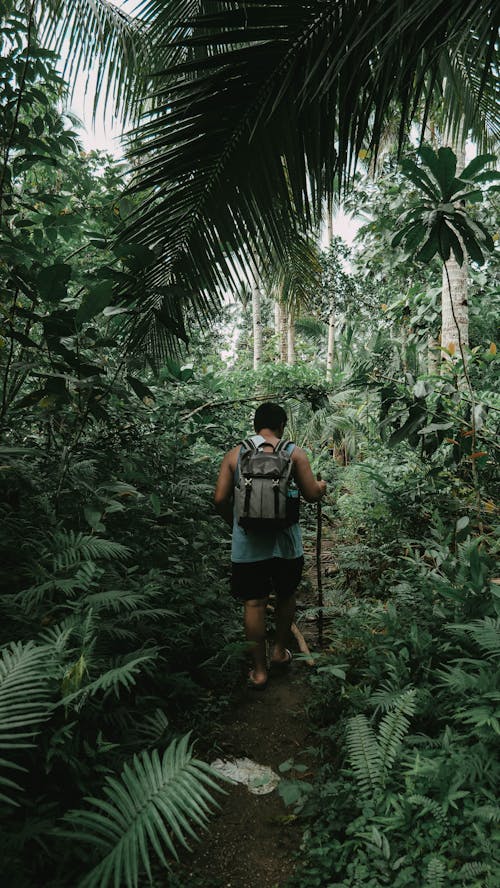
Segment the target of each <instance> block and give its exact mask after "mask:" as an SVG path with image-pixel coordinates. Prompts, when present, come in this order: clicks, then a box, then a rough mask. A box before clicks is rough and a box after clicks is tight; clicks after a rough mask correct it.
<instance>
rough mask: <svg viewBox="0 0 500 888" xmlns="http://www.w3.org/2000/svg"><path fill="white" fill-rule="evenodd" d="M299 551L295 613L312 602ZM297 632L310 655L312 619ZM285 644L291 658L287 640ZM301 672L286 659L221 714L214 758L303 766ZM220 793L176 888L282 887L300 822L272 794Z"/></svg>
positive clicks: (305, 735)
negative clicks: (260, 687)
mask: <svg viewBox="0 0 500 888" xmlns="http://www.w3.org/2000/svg"><path fill="white" fill-rule="evenodd" d="M330 536H331V534H330V533H327V534H324V539H323V552H322V559H321V560H322V564H323V570H325V567H326V566H327V565H328V564H329V562H330V560H331V557H330V556H331V552H330V549H331V540H330V538H329V537H330ZM325 537H326V539H325ZM325 543H326V545H325ZM311 549H312V547H311ZM307 554H308V558H307V561H306V563H307V565H308V569H307V572H306V577H307V579H308V581H309V591H308V592H306V591H305V589H304V590H303V593H302V595H300V600H301V604H302V608H307V606H314V605H316V603H317V591H316V590H317V583H316V568H315V562H314V550H312V551H310V552H308V553H307ZM300 628H301V630H302V632H303V633H304V636H305V639H306V641H307V643H308V644H309V646H310V648H311V650H316V651H317V650H318V637H317V625H316V621H313V622H312V623H310V622H308V621H301V624H300ZM291 647H292V650H293V651H294V654H296V653H298V649H297V645H296V643H295V641H294V643H293V644H291ZM309 671H310V667H308V666H307V665H306V663H305V662H304V661H298V660H296V659H294V660H293V662H292V663H291V665H290V667H289V668H288V669H285V670H279V671H278V670H277V671H275V672H273V671H271V674H270V678H269V682H268V685H267V687H266V689H265V690H264V691H254V690H250V689H248V690H246V691H245V692H244V693H243V695H242V698H241V700H240V701H239V703H238V704H237V705H236V706H234V707H232V709H231V711H230V712H229V713H228V714H227V715H226V717H225V720H224V724H223V726H222V730H221V731H220V733H219V734H218V747H219V751H218V753H217V757H218V758H245V757H246V758H249V759H251V760H252V761H254V762H257V763H258V764H260V765H269V766H271V768H272V769H273V770H275V771H276V770H277V769H278V767H279V765H280V764H281V763H282V762H284V761H286V760H287V759H290V758H294V759H295V760H296V761H297V762H300V763H303V764H308V765H309V766H311V762H310V761H307V759H305V758H304V757H303V756H300V753H301V751H302V750H304V749H305V748H306V747H307V746H309V745H312V743H311V739H312V738H311V737H310V736H309V724H308V718H307V715H306V712H305V707H306V704H307V701H308V695H309V688H308V684H307V674H308V672H309ZM307 777H308V779H310V774H309V775H307ZM227 788H228V795H227V796H225V797H222V801H221V808H220V810H219V812H218V813H217V814H216V815H215V816H214V817H213V819H212V820H211V823H210V826H209V828H208V831H207V834H206V836H205V837H204V838H203V840H202V841H201V842H200V844H199V845H197V846H196V847H195V848H194V849H193V854H192V855H191V856H190V857H188V856H185V857H184V863H183V865H182V870H183V879H185V881H183V888H184V885H185V888H285V886H286V884H287V881H288V879H289V878H290V877H291V876H292V874H293V872H294V868H295V859H294V858H295V854H296V852H297V851H298V850H299V847H300V841H301V837H302V828H301V825H300V824H299V823H298V822H296V821H295V820H294V819H293V818H292V817H290V809H288V808H286V807H285V805H284V804H283V802H282V800H281V797H280V795H279V793H278V791H277V790H274V791H273V792H271V793H269V794H267V795H253V794H252V793H250V792H249V791H248V789H247V788H246V787H245V786H241V785H236V786H228V787H227Z"/></svg>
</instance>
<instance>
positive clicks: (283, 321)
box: [280, 304, 288, 364]
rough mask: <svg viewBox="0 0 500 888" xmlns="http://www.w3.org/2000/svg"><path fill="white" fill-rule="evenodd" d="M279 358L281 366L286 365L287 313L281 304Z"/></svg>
mask: <svg viewBox="0 0 500 888" xmlns="http://www.w3.org/2000/svg"><path fill="white" fill-rule="evenodd" d="M280 357H281V362H282V364H287V363H288V313H287V310H286V306H285V305H283V304H280Z"/></svg>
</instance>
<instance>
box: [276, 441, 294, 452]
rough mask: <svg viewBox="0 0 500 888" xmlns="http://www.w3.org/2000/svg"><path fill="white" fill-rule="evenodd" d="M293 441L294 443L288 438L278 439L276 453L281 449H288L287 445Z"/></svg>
mask: <svg viewBox="0 0 500 888" xmlns="http://www.w3.org/2000/svg"><path fill="white" fill-rule="evenodd" d="M291 443H292V442H291V441H289V440H288V438H282V439H281V441H278V443H277V444H276V447H275V448H274V451H275V453H279V452H280V450H286V449H287V447H288V446H289V445H290V444H291Z"/></svg>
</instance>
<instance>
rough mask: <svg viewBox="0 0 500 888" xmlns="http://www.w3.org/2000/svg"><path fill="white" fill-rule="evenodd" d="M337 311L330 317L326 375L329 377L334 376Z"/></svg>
mask: <svg viewBox="0 0 500 888" xmlns="http://www.w3.org/2000/svg"><path fill="white" fill-rule="evenodd" d="M335 322H336V316H335V312H334V311H332V312H331V313H330V317H329V318H328V348H327V352H326V375H327V378H328V379H331V378H332V373H333V362H334V360H335Z"/></svg>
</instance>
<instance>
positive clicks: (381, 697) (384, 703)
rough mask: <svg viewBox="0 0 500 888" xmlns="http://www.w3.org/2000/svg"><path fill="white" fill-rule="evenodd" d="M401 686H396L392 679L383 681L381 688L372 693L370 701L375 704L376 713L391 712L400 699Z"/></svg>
mask: <svg viewBox="0 0 500 888" xmlns="http://www.w3.org/2000/svg"><path fill="white" fill-rule="evenodd" d="M400 696H401V688H398V687H395V686H394V684H393V683H392V682H391V681H385V682H382V684H381V685H380V687H379V688H377V690H376V691H374V692H373V694H371V695H370V703H371V704H372V705H375V713H374V714H375V715H376V714H377V713H378V712H379V711H382V712H389V711H390V710H391V709H392V708H393V707H394V706H395V705H396V704H397V702H398V701H399V698H400Z"/></svg>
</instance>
